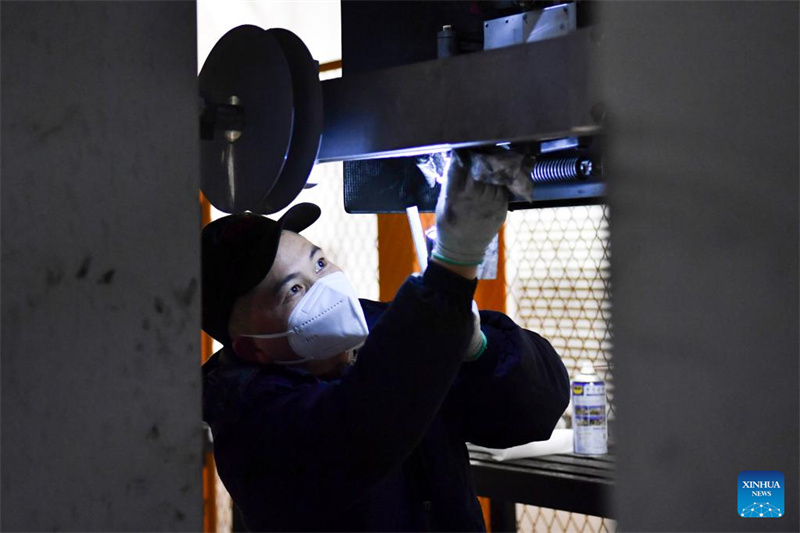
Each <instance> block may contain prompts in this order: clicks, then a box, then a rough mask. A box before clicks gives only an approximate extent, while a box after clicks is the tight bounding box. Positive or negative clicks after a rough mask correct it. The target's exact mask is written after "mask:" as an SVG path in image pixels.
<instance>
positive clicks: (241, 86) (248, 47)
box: [199, 25, 294, 213]
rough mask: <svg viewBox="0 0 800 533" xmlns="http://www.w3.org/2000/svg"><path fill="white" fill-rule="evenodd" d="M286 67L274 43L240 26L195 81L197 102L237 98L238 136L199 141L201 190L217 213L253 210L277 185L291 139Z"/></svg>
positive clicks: (262, 33) (262, 32)
mask: <svg viewBox="0 0 800 533" xmlns="http://www.w3.org/2000/svg"><path fill="white" fill-rule="evenodd" d="M291 79H292V78H291V73H290V71H289V66H288V64H287V62H286V59H285V57H284V53H283V49H282V48H281V45H280V44H278V41H277V40H276V39H275V37H273V36H272V35H270V34H269V33H267V32H266V31H265V30H263V29H261V28H259V27H257V26H250V25H246V26H239V27H237V28H234V29H232V30H230V31H229V32H228V33H226V34H225V35H223V36H222V38H221V39H220V40H219V41H217V44H216V45H214V48H213V49H212V50H211V53H210V54H209V56H208V59H206V62H205V64H203V68H202V70H201V71H200V75H199V85H200V96H201V97H202V98H203V99H204V100H205V102H206V103H207V104H208V103H213V104H227V103H231V97H233V96H235V97H237V98H238V102H239V105H241V106H242V108H243V113H244V125H243V128H242V131H241V136H240V137H239V138H238V139H237V140H236V141H235V142H232V143H231V142H229V141H228V140H227V139H226V138H225V135H224V132H223V131H222V130H220V129H215V130H214V134H213V139H211V140H201V142H200V147H201V148H200V152H201V186H202V188H203V192H204V193H205V195H206V197H207V198H208V200H209V201H210V202H211V203H212V204H213V205H214V207H216V208H217V209H219V210H220V211H224V212H226V213H242V212H244V211H246V210H257V209H258V206H259V205H260V204H261V202H262V201H263V200H264V199H265V198H266V196H267V194H268V193H269V192H270V190H272V188H273V186H274V185H275V183H276V182H277V181H278V177H279V176H280V173H281V170H282V168H283V166H284V163H285V161H286V154H287V152H288V150H289V141H290V139H291V136H292V127H293V123H294V118H293V116H294V112H293V103H292V100H293V98H292V82H291Z"/></svg>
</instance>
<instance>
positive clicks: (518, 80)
mask: <svg viewBox="0 0 800 533" xmlns="http://www.w3.org/2000/svg"><path fill="white" fill-rule="evenodd" d="M592 46H594V44H593V43H592V41H591V39H590V34H589V31H588V30H578V31H576V32H575V33H573V34H571V35H568V36H564V37H559V38H555V39H549V40H546V41H541V42H536V43H529V44H521V45H517V46H511V47H507V48H501V49H496V50H487V51H483V52H475V53H471V54H464V55H459V56H454V57H450V58H446V59H439V60H433V61H424V62H420V63H413V64H410V65H404V66H400V67H394V68H387V69H381V70H374V71H369V72H362V73H356V74H351V75H345V76H344V77H342V78H339V79H335V80H329V81H325V82H323V83H322V89H323V97H324V107H325V126H324V130H323V135H322V143H321V146H320V152H319V156H318V161H320V162H327V161H351V160H358V159H374V158H377V157H396V156H402V155H412V154H414V153H426V152H431V151H434V150H435V149H436V148H447V147H455V148H459V147H469V146H479V145H487V144H492V143H497V142H506V141H512V142H519V141H535V140H543V139H552V138H559V137H569V136H576V135H589V134H593V133H597V132H598V131H599V124H598V120H595V118H593V115H595V116H599V114H600V111H601V107H602V106H599V105H598V103H599V99H598V98H597V96H596V94H595V91H594V88H593V87H592V86H590V83H589V56H590V52H591V47H592Z"/></svg>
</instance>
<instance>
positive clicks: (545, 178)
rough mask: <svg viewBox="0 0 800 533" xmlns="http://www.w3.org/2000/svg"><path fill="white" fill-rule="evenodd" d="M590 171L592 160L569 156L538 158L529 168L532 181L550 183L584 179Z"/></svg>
mask: <svg viewBox="0 0 800 533" xmlns="http://www.w3.org/2000/svg"><path fill="white" fill-rule="evenodd" d="M591 172H592V161H591V160H590V159H588V158H586V157H581V156H571V157H558V158H551V159H539V160H537V161H536V163H535V164H534V166H533V169H532V170H531V179H532V180H533V181H534V183H552V182H556V181H567V180H574V179H585V178H586V177H587V176H588V175H589V174H591Z"/></svg>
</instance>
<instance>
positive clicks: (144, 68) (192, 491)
mask: <svg viewBox="0 0 800 533" xmlns="http://www.w3.org/2000/svg"><path fill="white" fill-rule="evenodd" d="M0 20H1V21H2V34H1V36H2V58H1V59H2V61H1V65H2V142H3V144H2V226H1V231H2V368H1V370H2V509H1V511H2V514H1V516H2V518H1V519H0V528H2V529H3V530H11V531H31V530H51V531H58V530H62V531H63V530H67V531H199V530H201V529H202V485H201V465H202V458H201V428H200V369H199V363H200V351H199V340H200V336H199V326H200V289H199V275H200V267H199V264H200V261H199V224H200V219H199V207H198V188H199V177H198V141H197V139H198V131H197V90H196V82H195V76H196V37H195V34H196V28H195V26H196V14H195V5H194V2H174V1H166V2H78V1H76V2H24V1H20V2H6V1H4V2H2V4H0Z"/></svg>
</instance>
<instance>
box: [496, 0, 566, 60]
mask: <svg viewBox="0 0 800 533" xmlns="http://www.w3.org/2000/svg"><path fill="white" fill-rule="evenodd" d="M576 22H577V20H576V15H575V4H561V5H557V6H552V7H548V8H547V9H541V10H537V11H528V12H527V13H520V14H518V15H510V16H507V17H501V18H496V19H493V20H487V21H486V22H485V23H484V25H483V49H484V50H490V49H493V48H502V47H504V46H512V45H515V44H522V43H532V42H535V41H542V40H544V39H551V38H553V37H561V36H564V35H567V34H568V33H570V32H572V31H574V30H575V28H576V27H577V24H576Z"/></svg>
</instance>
